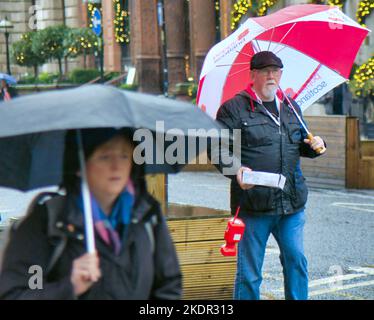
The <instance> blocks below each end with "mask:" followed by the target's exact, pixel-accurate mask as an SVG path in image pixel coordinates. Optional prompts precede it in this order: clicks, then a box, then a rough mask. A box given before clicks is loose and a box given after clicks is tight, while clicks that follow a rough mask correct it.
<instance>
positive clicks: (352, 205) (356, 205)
mask: <svg viewBox="0 0 374 320" xmlns="http://www.w3.org/2000/svg"><path fill="white" fill-rule="evenodd" d="M332 205H333V206H335V207H342V208H347V209H351V210H357V211H366V212H374V204H371V203H347V202H334V203H332ZM361 207H373V209H366V208H361Z"/></svg>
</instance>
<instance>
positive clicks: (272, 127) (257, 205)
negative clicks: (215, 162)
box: [217, 91, 317, 215]
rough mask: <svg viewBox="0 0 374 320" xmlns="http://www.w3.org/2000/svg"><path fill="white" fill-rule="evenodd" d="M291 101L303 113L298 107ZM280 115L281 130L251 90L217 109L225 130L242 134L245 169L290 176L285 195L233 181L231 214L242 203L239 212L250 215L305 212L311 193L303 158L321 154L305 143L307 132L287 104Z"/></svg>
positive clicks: (271, 189)
mask: <svg viewBox="0 0 374 320" xmlns="http://www.w3.org/2000/svg"><path fill="white" fill-rule="evenodd" d="M251 100H252V102H251ZM291 101H292V105H293V106H294V108H295V109H296V111H297V112H298V114H299V115H301V110H300V108H299V106H298V105H297V104H296V102H294V101H293V100H291ZM280 117H281V127H279V126H278V125H277V124H276V123H275V122H274V121H273V120H272V118H271V117H270V116H269V115H268V113H267V112H266V110H265V107H264V106H263V105H262V104H260V103H259V102H258V101H257V99H255V98H254V97H253V95H251V94H249V93H248V92H247V91H242V92H240V93H239V94H237V95H236V96H235V97H233V98H232V99H230V100H228V101H227V102H225V103H224V104H223V105H222V106H221V107H220V109H219V110H218V112H217V120H218V121H219V122H220V123H221V124H223V126H224V127H226V128H229V129H240V130H241V164H242V165H243V166H246V167H249V168H251V169H252V170H254V171H264V172H270V173H281V174H283V175H284V176H285V177H286V184H285V187H284V189H283V191H281V190H280V189H276V188H269V187H263V186H255V187H253V188H252V189H249V190H246V191H243V190H242V189H241V188H240V186H239V184H238V183H237V181H236V179H235V178H232V179H231V199H230V202H231V203H230V205H231V211H232V213H234V212H235V211H236V209H237V207H238V206H239V205H240V207H241V210H240V214H243V213H245V214H250V215H264V214H266V215H276V214H292V213H296V212H298V211H300V210H302V209H303V208H304V206H305V203H306V200H307V195H308V190H307V186H306V184H305V178H304V177H303V175H302V173H301V170H300V168H299V166H300V156H303V157H309V158H314V157H316V156H317V153H316V152H315V151H313V150H312V149H311V148H310V146H309V145H308V144H305V143H304V142H303V139H305V137H306V133H305V131H304V130H303V129H302V127H301V125H300V123H299V121H298V119H297V118H296V116H295V114H294V112H293V111H292V110H291V108H289V106H288V105H287V101H286V100H285V101H284V102H282V103H281V106H280ZM234 143H235V142H234ZM218 167H220V166H218Z"/></svg>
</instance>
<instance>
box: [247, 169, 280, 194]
mask: <svg viewBox="0 0 374 320" xmlns="http://www.w3.org/2000/svg"><path fill="white" fill-rule="evenodd" d="M242 181H243V182H244V183H246V184H254V185H259V186H266V187H273V188H279V189H282V190H283V188H284V184H285V183H286V177H285V176H284V175H282V174H278V173H269V172H261V171H251V172H249V171H243V179H242Z"/></svg>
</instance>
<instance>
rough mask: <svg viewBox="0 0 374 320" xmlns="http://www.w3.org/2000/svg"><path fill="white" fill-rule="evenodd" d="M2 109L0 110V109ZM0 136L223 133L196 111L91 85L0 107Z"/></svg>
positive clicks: (188, 106)
mask: <svg viewBox="0 0 374 320" xmlns="http://www.w3.org/2000/svg"><path fill="white" fill-rule="evenodd" d="M0 106H1V105H0ZM0 119H1V120H0V121H1V126H0V137H8V136H15V135H19V134H25V133H35V132H44V131H52V130H53V131H56V130H66V129H79V128H99V127H130V128H147V129H150V130H153V131H155V130H156V121H163V122H164V129H165V131H168V130H170V129H174V128H176V129H179V130H181V131H183V133H185V134H187V133H188V130H189V129H205V130H209V129H213V128H215V129H219V128H220V126H219V125H218V124H217V123H216V122H215V121H213V120H212V119H211V118H210V117H209V116H208V115H206V114H205V113H204V112H203V111H201V110H200V109H199V108H197V107H196V106H194V105H192V104H189V103H186V102H181V101H177V100H172V99H167V98H163V97H156V96H153V95H149V94H142V93H137V92H130V91H124V90H119V89H117V88H114V87H110V86H105V85H87V86H82V87H79V88H76V89H68V90H56V91H51V92H47V93H39V94H32V95H28V96H24V97H20V98H17V99H14V100H12V101H10V102H7V104H6V105H5V104H4V105H2V106H1V108H0Z"/></svg>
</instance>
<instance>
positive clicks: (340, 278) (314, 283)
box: [275, 273, 368, 292]
mask: <svg viewBox="0 0 374 320" xmlns="http://www.w3.org/2000/svg"><path fill="white" fill-rule="evenodd" d="M367 276H368V275H367V274H366V273H359V274H345V275H339V276H331V277H327V278H322V279H318V280H313V281H310V282H309V285H308V287H309V288H313V287H317V286H321V285H325V284H331V283H335V282H338V281H347V280H352V279H355V278H361V277H367ZM335 288H339V287H338V286H336V287H334V288H333V289H335ZM275 291H277V292H283V288H281V289H277V290H275Z"/></svg>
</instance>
